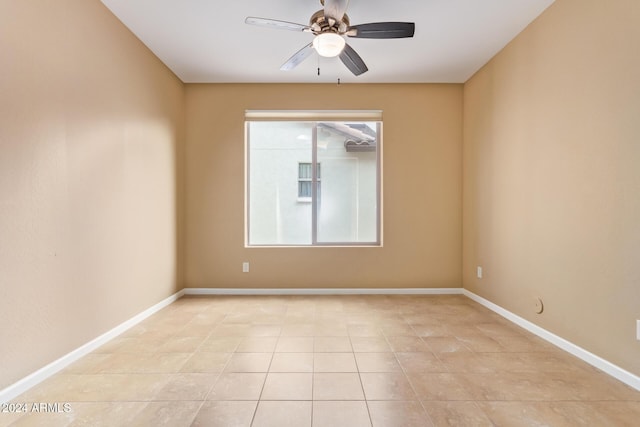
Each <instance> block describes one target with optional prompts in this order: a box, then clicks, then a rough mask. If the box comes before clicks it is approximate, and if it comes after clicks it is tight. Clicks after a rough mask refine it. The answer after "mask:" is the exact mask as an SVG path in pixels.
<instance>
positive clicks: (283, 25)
mask: <svg viewBox="0 0 640 427" xmlns="http://www.w3.org/2000/svg"><path fill="white" fill-rule="evenodd" d="M244 22H245V24H249V25H257V26H259V27H268V28H275V29H277V30H289V31H311V27H309V26H308V25H302V24H296V23H295V22H287V21H278V20H276V19H267V18H256V17H255V16H249V17H247V19H245V20H244Z"/></svg>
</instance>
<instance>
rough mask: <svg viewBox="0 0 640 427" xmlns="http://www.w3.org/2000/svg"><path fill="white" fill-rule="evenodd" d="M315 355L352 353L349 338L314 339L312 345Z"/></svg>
mask: <svg viewBox="0 0 640 427" xmlns="http://www.w3.org/2000/svg"><path fill="white" fill-rule="evenodd" d="M313 351H315V352H316V353H337V352H348V353H350V352H352V351H353V349H352V348H351V340H349V337H316V338H315V339H314V343H313Z"/></svg>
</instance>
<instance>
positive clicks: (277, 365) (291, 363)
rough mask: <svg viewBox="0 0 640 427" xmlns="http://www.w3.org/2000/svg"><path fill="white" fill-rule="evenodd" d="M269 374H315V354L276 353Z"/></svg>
mask: <svg viewBox="0 0 640 427" xmlns="http://www.w3.org/2000/svg"><path fill="white" fill-rule="evenodd" d="M269 372H313V353H274V354H273V359H272V360H271V366H269Z"/></svg>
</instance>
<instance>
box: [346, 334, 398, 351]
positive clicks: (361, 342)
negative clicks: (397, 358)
mask: <svg viewBox="0 0 640 427" xmlns="http://www.w3.org/2000/svg"><path fill="white" fill-rule="evenodd" d="M351 345H352V346H353V351H354V352H359V353H365V352H374V353H380V352H390V351H391V347H389V343H388V342H387V340H386V338H384V337H351Z"/></svg>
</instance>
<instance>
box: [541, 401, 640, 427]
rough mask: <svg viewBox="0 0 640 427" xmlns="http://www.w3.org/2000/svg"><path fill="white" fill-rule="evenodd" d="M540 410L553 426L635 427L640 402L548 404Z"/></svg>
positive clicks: (639, 411) (638, 415)
mask: <svg viewBox="0 0 640 427" xmlns="http://www.w3.org/2000/svg"><path fill="white" fill-rule="evenodd" d="M542 410H543V411H544V416H545V419H547V420H549V425H553V426H556V425H558V426H571V427H573V426H579V427H591V426H635V425H637V424H638V420H639V419H640V402H548V403H545V404H544V406H543V408H542Z"/></svg>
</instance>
